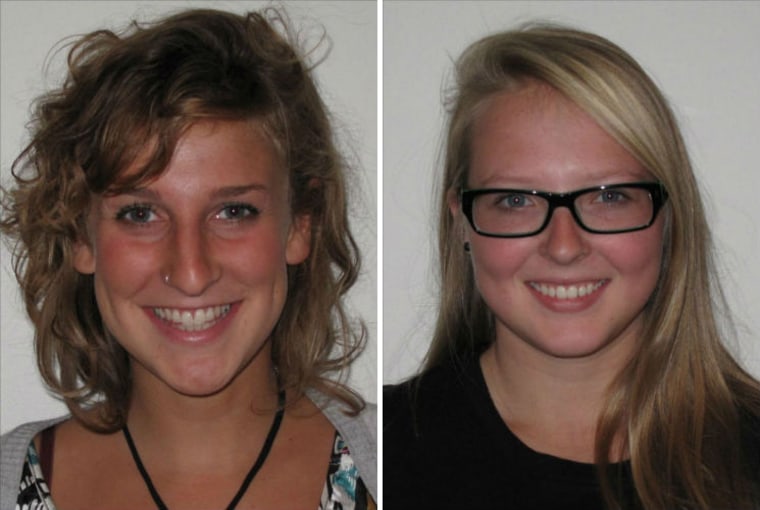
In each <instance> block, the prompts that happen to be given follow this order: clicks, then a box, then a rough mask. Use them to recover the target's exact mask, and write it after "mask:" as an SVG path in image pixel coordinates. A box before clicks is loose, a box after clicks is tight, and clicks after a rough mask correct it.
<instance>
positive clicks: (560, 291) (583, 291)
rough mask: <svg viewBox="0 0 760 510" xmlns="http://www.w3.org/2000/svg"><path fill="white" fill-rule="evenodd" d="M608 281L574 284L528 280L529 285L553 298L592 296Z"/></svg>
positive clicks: (564, 298) (565, 298) (543, 294)
mask: <svg viewBox="0 0 760 510" xmlns="http://www.w3.org/2000/svg"><path fill="white" fill-rule="evenodd" d="M606 282H607V280H598V281H595V282H587V283H578V284H573V285H553V284H549V283H539V282H528V285H530V286H531V288H533V290H535V291H537V292H538V293H539V294H541V295H542V296H546V297H550V298H553V299H560V300H567V299H578V298H582V297H586V296H590V295H591V294H593V293H594V292H596V291H597V290H599V289H600V288H602V286H604V284H605V283H606Z"/></svg>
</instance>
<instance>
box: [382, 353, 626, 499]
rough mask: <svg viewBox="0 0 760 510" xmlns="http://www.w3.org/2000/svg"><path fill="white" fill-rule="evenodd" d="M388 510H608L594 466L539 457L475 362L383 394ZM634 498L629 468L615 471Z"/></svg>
mask: <svg viewBox="0 0 760 510" xmlns="http://www.w3.org/2000/svg"><path fill="white" fill-rule="evenodd" d="M383 404H384V411H383V412H384V430H383V444H384V457H383V459H384V460H383V466H384V471H383V498H384V499H383V501H384V508H387V509H388V510H397V509H406V508H409V509H412V508H413V509H420V508H431V509H438V508H462V509H470V508H508V509H523V508H524V509H531V510H535V509H559V508H582V509H584V510H595V509H600V510H601V509H603V508H604V504H603V501H602V497H601V493H600V489H599V483H598V481H597V471H596V468H595V467H594V465H593V464H584V463H580V462H573V461H569V460H565V459H560V458H558V457H553V456H551V455H545V454H542V453H538V452H536V451H534V450H532V449H530V448H529V447H528V446H526V445H525V444H524V443H522V442H521V441H520V440H519V439H518V438H517V437H516V436H515V435H514V434H513V433H512V431H510V430H509V428H508V427H507V426H506V424H505V423H504V421H503V420H502V419H501V417H500V416H499V413H498V411H497V410H496V407H495V406H494V404H493V402H492V400H491V398H490V395H489V393H488V389H487V387H486V383H485V380H484V379H483V373H482V371H481V370H480V365H479V363H478V361H477V359H473V360H470V361H467V362H465V363H462V364H461V366H459V367H454V366H447V367H440V368H436V369H434V370H431V371H430V372H427V373H426V374H425V375H424V376H423V377H421V378H420V377H418V378H415V379H412V380H411V381H408V382H406V383H404V384H400V385H398V386H387V387H386V388H385V390H384V398H383ZM613 469H615V471H616V473H617V476H620V480H621V483H622V487H623V488H624V489H623V493H624V494H627V495H628V497H627V498H626V499H628V500H629V501H630V499H629V498H630V497H631V496H630V495H631V494H633V487H632V483H631V476H630V473H629V466H628V463H622V464H618V465H615V466H613Z"/></svg>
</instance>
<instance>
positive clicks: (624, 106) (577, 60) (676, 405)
mask: <svg viewBox="0 0 760 510" xmlns="http://www.w3.org/2000/svg"><path fill="white" fill-rule="evenodd" d="M455 73H456V74H455V79H456V83H455V86H454V88H453V91H452V94H451V96H450V97H449V100H448V108H449V124H448V131H447V138H446V142H445V147H444V150H445V155H444V175H443V180H442V182H441V190H440V208H439V238H438V242H439V246H438V249H439V263H440V267H439V270H440V286H441V287H440V296H441V297H440V300H441V301H440V307H439V314H438V319H437V323H436V330H435V334H434V340H433V343H432V345H431V347H430V350H429V352H428V355H427V358H426V363H425V367H424V369H423V373H424V371H425V370H429V369H431V368H432V367H435V366H438V365H440V364H443V363H446V362H450V361H451V360H454V361H456V360H458V359H461V358H465V357H467V356H472V355H474V354H477V353H479V352H481V351H482V350H483V349H484V348H485V347H486V346H488V345H489V344H490V343H491V342H492V341H493V339H494V319H493V316H492V313H491V311H490V310H489V309H488V307H487V306H486V304H485V303H484V302H483V300H482V298H481V297H480V295H479V294H478V292H477V289H476V287H475V282H474V277H473V272H472V268H471V265H470V263H469V260H468V259H467V257H466V254H465V253H464V252H463V250H462V246H461V237H460V235H459V233H458V231H457V230H456V221H457V220H456V219H455V218H453V217H452V215H451V214H450V211H449V207H448V202H447V197H448V196H449V193H451V192H452V191H454V192H456V190H458V189H459V188H461V187H464V186H466V182H467V176H468V170H469V162H470V138H471V131H472V126H473V123H474V121H475V119H476V118H477V115H478V111H479V108H480V107H481V105H483V104H484V102H485V101H486V100H487V99H488V98H490V97H491V96H493V95H494V94H497V93H503V92H508V91H514V90H517V89H519V88H520V87H522V86H524V85H525V84H526V82H529V81H536V80H537V81H540V82H543V83H545V84H547V85H549V86H551V87H553V88H554V89H556V90H558V91H559V92H560V93H562V94H563V95H565V96H566V97H567V98H569V99H570V100H571V101H573V102H574V103H575V104H576V105H578V106H579V107H580V108H581V109H583V110H584V111H586V112H587V113H588V114H589V115H591V116H592V117H593V118H594V119H595V120H596V122H597V123H598V124H599V125H600V126H601V127H602V128H603V129H604V130H606V131H607V132H608V133H609V134H610V135H611V136H612V137H614V138H615V140H617V141H618V142H619V143H620V144H621V145H622V146H623V147H625V148H626V149H627V150H628V151H629V152H630V153H631V154H632V155H634V157H636V158H637V159H638V160H639V161H640V162H641V163H642V164H643V165H644V166H645V167H646V168H647V169H648V170H649V171H650V172H651V174H652V175H653V176H654V177H655V178H656V179H657V180H658V181H660V182H661V183H662V184H663V185H664V187H665V189H667V190H668V194H669V200H668V203H667V206H666V209H665V213H666V228H665V241H664V246H663V250H664V253H663V262H662V267H661V271H660V277H659V281H658V283H657V286H656V289H655V290H654V293H653V295H652V296H651V298H650V301H649V303H648V305H647V307H646V309H645V312H644V313H645V324H646V326H645V330H644V332H643V334H642V338H641V341H640V344H639V346H638V350H637V352H636V353H635V355H634V356H633V357H632V359H631V360H630V362H629V363H628V365H627V366H626V367H625V368H624V369H623V370H622V371H621V372H620V374H618V376H617V378H616V379H615V380H614V381H613V383H612V384H611V386H610V387H609V388H608V393H607V402H606V407H605V409H604V411H603V412H602V413H601V415H600V416H599V418H598V428H597V431H598V432H597V437H596V447H595V458H596V459H597V465H598V466H599V468H600V476H601V485H602V489H603V493H604V496H605V500H606V501H607V504H608V506H609V508H613V509H618V508H623V507H624V506H625V505H624V503H623V502H622V500H621V498H622V495H621V494H620V491H619V490H618V489H619V487H618V486H617V484H616V482H617V479H616V477H615V476H614V475H613V473H612V471H611V470H608V469H607V466H608V460H607V459H609V458H610V452H611V449H612V444H613V438H614V437H615V436H616V435H617V434H619V433H620V432H621V431H622V432H623V433H624V434H626V444H625V447H626V448H627V451H628V453H629V455H630V464H631V470H632V473H633V479H634V484H635V488H636V494H637V498H638V502H637V503H636V505H641V506H642V507H643V508H650V509H675V508H690V509H691V508H699V509H705V510H707V509H717V508H726V509H728V508H731V509H749V508H755V507H756V505H758V504H759V503H758V501H760V500H759V499H757V498H760V488H758V486H757V485H758V484H759V483H760V480H758V478H759V476H758V473H753V472H748V469H747V465H746V460H745V458H744V457H743V455H742V451H741V448H742V439H743V438H746V436H747V434H748V433H752V432H751V431H749V430H748V428H747V424H748V423H751V422H752V421H753V420H754V421H755V422H756V423H757V424H758V425H760V418H758V417H759V416H760V384H758V382H757V381H756V380H755V379H753V378H752V377H751V376H750V375H749V374H748V373H747V372H746V371H745V370H743V369H742V368H741V367H740V366H739V364H738V363H737V362H736V361H735V360H734V358H733V357H732V356H731V354H730V353H729V352H728V351H727V349H726V348H725V347H724V344H723V341H722V340H723V333H722V332H721V329H720V327H719V324H718V322H717V320H716V316H718V315H719V314H720V315H723V314H724V313H726V306H725V302H724V299H723V295H722V292H721V289H720V286H719V284H718V282H717V281H716V276H715V275H716V271H715V267H714V263H713V256H712V245H711V240H710V231H709V228H708V225H707V222H706V219H705V213H704V209H703V205H702V201H701V198H700V194H699V190H698V186H697V183H696V180H695V178H694V173H693V171H692V167H691V163H690V161H689V157H688V154H687V151H686V148H685V145H684V142H683V139H682V136H681V133H680V131H679V128H678V126H677V123H676V120H675V118H674V115H673V113H672V111H671V109H670V107H669V106H668V103H667V101H666V100H665V98H664V97H663V95H662V93H661V92H660V91H659V89H658V88H657V86H656V85H655V84H654V82H653V81H652V80H651V79H650V78H649V77H648V76H647V74H646V72H644V70H643V69H642V68H641V67H640V66H639V64H638V63H637V62H636V61H635V60H634V59H633V58H632V57H630V56H629V55H628V54H627V53H626V52H625V51H623V50H622V49H621V48H619V47H618V46H616V45H615V44H613V43H611V42H610V41H608V40H606V39H604V38H602V37H599V36H596V35H593V34H590V33H586V32H581V31H578V30H573V29H570V28H566V27H561V26H556V25H547V24H531V25H526V26H524V27H522V28H520V29H518V30H514V31H509V32H503V33H499V34H495V35H492V36H489V37H486V38H484V39H481V40H479V41H477V42H476V43H474V44H472V45H471V46H470V47H469V48H467V49H466V50H465V52H464V53H463V54H462V56H461V57H460V58H459V59H458V61H457V63H456V71H455Z"/></svg>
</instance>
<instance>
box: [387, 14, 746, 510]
mask: <svg viewBox="0 0 760 510" xmlns="http://www.w3.org/2000/svg"><path fill="white" fill-rule="evenodd" d="M449 113H450V118H449V124H448V136H447V140H446V146H445V150H446V155H445V168H444V177H443V195H442V196H441V202H440V203H441V207H440V223H439V256H440V274H441V292H442V294H441V301H440V308H439V313H438V321H437V327H436V332H435V336H434V339H433V343H432V346H431V348H430V350H429V352H428V356H427V361H426V364H425V366H424V368H423V371H422V373H421V375H419V376H418V377H416V378H414V379H412V380H410V381H408V382H406V383H404V384H401V385H398V386H395V387H388V388H387V389H386V392H385V400H384V402H385V411H384V421H385V425H384V444H385V447H384V448H385V454H384V466H385V472H384V493H385V503H386V504H387V505H388V507H389V508H420V507H427V508H444V507H445V508H487V507H495V506H499V507H502V506H503V507H506V508H584V509H595V508H647V509H675V508H689V509H696V508H699V509H716V508H726V509H727V508H731V509H746V508H756V507H758V505H760V384H758V381H756V380H755V379H753V378H752V377H751V376H750V375H749V374H748V373H747V372H746V371H744V370H743V369H742V368H741V367H740V366H739V365H738V364H737V362H736V361H735V360H734V359H733V358H732V356H731V355H730V354H729V353H728V351H727V350H726V349H725V348H724V347H723V343H722V340H723V335H722V332H721V331H720V329H719V326H718V321H717V318H716V316H717V314H718V313H719V311H720V310H721V308H720V306H722V303H721V302H720V298H721V293H720V289H719V287H718V284H717V281H716V280H715V271H714V268H713V266H712V260H711V246H710V242H709V231H708V227H707V224H706V220H705V214H704V211H703V208H702V203H701V200H700V196H699V192H698V189H697V184H696V182H695V179H694V175H693V172H692V169H691V166H690V162H689V158H688V156H687V153H686V150H685V147H684V143H683V140H682V137H681V134H680V132H679V130H678V127H677V125H676V122H675V119H674V117H673V114H672V112H671V110H670V108H669V106H668V104H667V102H666V101H665V99H664V98H663V95H662V94H661V92H660V91H659V90H658V89H657V87H656V86H655V85H654V83H653V82H652V81H651V80H650V78H649V77H648V76H647V75H646V74H645V72H644V71H643V70H642V69H641V67H640V66H639V65H638V64H637V63H636V62H635V61H634V60H633V59H632V58H631V57H630V56H629V55H628V54H627V53H625V52H624V51H623V50H621V49H620V48H618V47H617V46H615V45H614V44H612V43H611V42H610V41H608V40H605V39H603V38H601V37H598V36H595V35H593V34H589V33H584V32H579V31H575V30H571V29H566V28H563V27H557V26H546V25H531V26H527V27H524V28H523V29H520V30H516V31H510V32H505V33H500V34H496V35H493V36H490V37H486V38H484V39H482V40H480V41H478V42H476V43H475V44H473V45H472V46H470V47H469V48H468V49H467V50H466V51H465V53H464V54H463V55H462V56H461V58H460V59H459V60H458V62H457V66H456V90H455V94H454V96H453V98H452V101H451V105H450V112H449Z"/></svg>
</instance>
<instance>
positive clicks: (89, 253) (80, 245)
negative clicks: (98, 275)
mask: <svg viewBox="0 0 760 510" xmlns="http://www.w3.org/2000/svg"><path fill="white" fill-rule="evenodd" d="M74 269H76V270H77V271H79V272H80V273H82V274H93V273H94V272H95V252H94V250H93V249H92V247H91V246H90V244H89V243H88V242H85V241H82V240H77V241H75V242H74Z"/></svg>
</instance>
